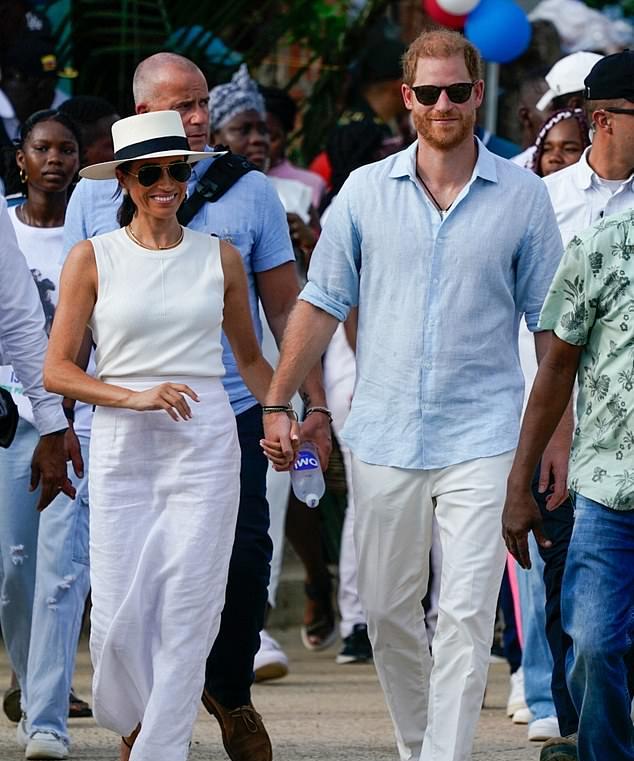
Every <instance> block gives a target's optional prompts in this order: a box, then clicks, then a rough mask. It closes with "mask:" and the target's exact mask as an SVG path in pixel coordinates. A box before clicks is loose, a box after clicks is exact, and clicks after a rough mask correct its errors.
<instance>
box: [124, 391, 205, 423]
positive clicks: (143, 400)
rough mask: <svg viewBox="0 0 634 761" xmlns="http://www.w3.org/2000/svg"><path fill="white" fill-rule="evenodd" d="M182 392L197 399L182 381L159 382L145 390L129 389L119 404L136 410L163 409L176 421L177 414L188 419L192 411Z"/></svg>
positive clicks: (193, 392)
mask: <svg viewBox="0 0 634 761" xmlns="http://www.w3.org/2000/svg"><path fill="white" fill-rule="evenodd" d="M183 394H186V395H187V396H189V397H190V399H193V400H194V401H195V402H197V401H199V399H198V394H197V393H196V392H195V391H193V390H192V389H191V388H190V387H189V386H186V385H185V384H184V383H161V385H160V386H154V387H153V388H148V389H147V391H131V392H130V394H129V396H128V397H127V398H126V399H125V400H124V402H123V404H122V405H121V406H122V407H125V408H127V409H129V410H136V411H137V412H144V411H146V410H165V412H167V414H168V415H169V416H170V417H171V418H172V420H175V421H176V422H178V418H179V415H180V417H181V418H182V419H183V420H189V419H190V418H191V416H192V411H191V408H190V406H189V404H188V403H187V400H186V399H185V397H184V396H183Z"/></svg>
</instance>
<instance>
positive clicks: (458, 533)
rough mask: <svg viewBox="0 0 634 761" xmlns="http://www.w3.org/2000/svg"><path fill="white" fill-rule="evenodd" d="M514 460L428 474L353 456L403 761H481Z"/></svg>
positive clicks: (359, 519)
mask: <svg viewBox="0 0 634 761" xmlns="http://www.w3.org/2000/svg"><path fill="white" fill-rule="evenodd" d="M513 454H514V452H506V453H505V454H502V455H498V456H496V457H489V458H484V459H477V460H471V461H469V462H464V463H460V464H458V465H452V466H450V467H447V468H442V469H438V470H426V471H424V470H405V469H400V468H389V467H383V466H379V465H369V464H367V463H364V462H361V461H360V460H359V459H358V458H356V457H353V469H352V478H353V481H354V488H355V496H356V508H357V509H356V517H355V532H354V533H355V545H356V549H357V558H358V564H359V577H358V583H359V594H360V597H361V602H362V604H363V608H364V610H365V611H366V613H367V617H368V631H369V635H370V640H371V642H372V646H373V649H374V662H375V665H376V668H377V672H378V675H379V680H380V682H381V686H382V688H383V691H384V693H385V698H386V702H387V706H388V709H389V712H390V715H391V717H392V721H393V723H394V729H395V733H396V741H397V745H398V751H399V755H400V758H401V761H418V760H419V759H420V761H469V759H470V758H471V748H472V744H473V738H474V735H475V729H476V724H477V720H478V716H479V714H480V708H481V706H482V698H483V695H484V688H485V685H486V677H487V670H488V664H489V654H490V648H491V642H492V640H493V626H494V619H495V609H496V603H497V597H498V591H499V589H500V582H501V579H502V572H503V569H504V561H505V557H506V553H505V550H504V544H503V542H502V534H501V513H502V506H503V504H504V495H505V493H506V479H507V476H508V473H509V470H510V467H511V463H512V460H513ZM434 513H435V515H436V519H437V522H438V529H439V533H440V543H441V547H442V573H441V581H440V600H439V613H438V624H437V628H436V635H435V637H434V641H433V646H432V648H433V661H432V659H430V655H429V649H428V645H427V637H426V633H425V617H424V613H423V607H422V605H421V600H422V599H423V596H424V595H425V591H426V589H427V580H428V575H429V550H430V546H431V542H432V516H433V514H434ZM428 704H429V707H428Z"/></svg>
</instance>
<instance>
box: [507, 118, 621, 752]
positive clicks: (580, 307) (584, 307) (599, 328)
mask: <svg viewBox="0 0 634 761" xmlns="http://www.w3.org/2000/svg"><path fill="white" fill-rule="evenodd" d="M630 114H631V116H630V118H632V116H634V109H632V110H631V111H630ZM539 328H540V329H541V330H551V331H553V338H552V341H551V345H550V348H549V350H548V353H547V354H546V357H545V358H544V359H543V360H542V363H541V364H540V366H539V370H538V373H537V377H536V379H535V383H534V385H533V389H532V392H531V397H530V399H529V402H528V407H527V410H526V414H525V417H524V423H523V425H522V433H521V436H520V442H519V446H518V449H517V452H516V455H515V461H514V463H513V468H512V470H511V474H510V476H509V481H508V493H507V500H506V505H505V511H504V513H505V515H504V519H503V524H504V525H503V530H504V538H505V541H506V543H507V546H508V548H509V550H510V552H512V553H513V555H514V556H515V557H516V558H517V560H518V561H519V563H520V564H521V565H522V566H523V567H525V568H526V567H530V558H529V554H528V545H527V537H526V530H525V529H524V528H523V527H522V528H520V527H519V525H518V524H517V522H516V521H515V516H518V515H521V514H524V515H526V514H530V515H534V516H536V517H535V519H534V520H532V521H531V527H532V530H533V532H534V533H535V537H536V539H537V541H538V542H539V543H540V544H541V545H542V546H544V547H547V546H548V545H549V542H548V540H546V539H545V537H544V535H543V533H542V527H541V520H540V519H539V512H538V511H537V507H536V505H535V504H534V502H533V498H532V496H531V493H530V482H531V477H532V474H533V472H534V470H535V467H536V465H537V462H538V459H539V456H540V454H541V452H542V451H543V449H544V447H545V446H546V444H547V443H548V440H549V439H550V436H551V434H552V432H553V430H554V428H555V427H556V425H557V422H558V421H559V419H560V417H561V415H562V413H563V411H564V409H565V407H566V405H567V403H568V400H569V399H570V395H571V393H572V389H573V385H574V380H575V375H578V380H579V396H578V399H577V419H578V424H577V428H576V430H575V435H574V440H573V445H572V450H571V455H570V472H569V486H570V489H571V491H572V492H573V495H574V501H575V526H574V531H573V534H572V539H571V543H570V548H569V550H568V558H567V561H566V570H565V573H564V579H563V585H562V595H561V600H562V620H563V626H564V629H565V630H566V632H567V633H568V634H569V635H570V636H571V637H572V640H573V652H572V653H569V659H568V663H567V666H568V668H567V681H568V687H569V689H570V694H571V697H572V699H573V702H574V704H575V707H576V708H577V710H578V712H579V733H578V745H577V747H578V753H579V759H582V761H602V760H605V759H619V761H634V727H633V725H632V721H631V719H630V693H629V692H628V669H627V665H628V660H631V658H632V638H633V636H634V623H633V622H634V211H627V212H625V213H622V214H615V215H614V216H610V217H606V218H604V219H602V220H601V221H600V222H599V223H598V224H597V225H595V226H594V227H592V228H590V229H589V230H587V231H585V232H584V233H582V234H581V235H579V236H575V237H574V238H573V239H572V240H571V241H570V243H569V245H568V248H567V249H566V253H565V255H564V257H563V259H562V261H561V263H560V265H559V269H558V271H557V274H556V275H555V279H554V280H553V283H552V285H551V288H550V292H549V294H548V296H547V298H546V301H545V302H544V305H543V308H542V312H541V316H540V320H539ZM531 502H532V504H531ZM535 511H537V512H535ZM571 656H572V657H571Z"/></svg>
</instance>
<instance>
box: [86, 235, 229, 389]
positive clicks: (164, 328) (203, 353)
mask: <svg viewBox="0 0 634 761" xmlns="http://www.w3.org/2000/svg"><path fill="white" fill-rule="evenodd" d="M90 242H91V243H92V246H93V249H94V251H95V260H96V263H97V275H98V283H97V302H96V304H95V307H94V309H93V313H92V315H91V317H90V320H89V323H88V324H89V326H90V328H91V330H92V334H93V340H94V341H95V344H96V346H97V348H96V353H95V358H96V363H97V377H98V378H100V379H101V380H103V381H106V382H108V381H110V382H115V383H116V382H117V379H118V378H129V377H134V378H165V379H169V378H174V377H178V376H193V377H213V376H222V375H224V373H225V369H224V366H223V364H222V346H221V343H220V334H221V329H222V310H223V302H224V275H223V271H222V264H221V261H220V244H219V241H218V238H214V237H212V236H211V235H206V234H203V233H200V232H195V231H194V230H189V229H187V228H185V235H184V238H183V241H182V242H181V243H180V244H179V245H178V246H176V247H175V248H170V249H167V250H161V251H150V250H148V249H146V248H143V247H142V246H139V245H138V244H136V243H134V242H133V241H132V240H131V239H130V238H129V237H128V235H127V234H126V232H125V230H124V229H123V228H120V229H118V230H115V231H114V232H111V233H106V234H104V235H97V236H95V237H94V238H90Z"/></svg>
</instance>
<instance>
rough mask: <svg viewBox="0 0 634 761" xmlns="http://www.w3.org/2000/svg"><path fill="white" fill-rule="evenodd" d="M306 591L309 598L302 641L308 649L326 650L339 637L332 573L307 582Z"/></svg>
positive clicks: (302, 628)
mask: <svg viewBox="0 0 634 761" xmlns="http://www.w3.org/2000/svg"><path fill="white" fill-rule="evenodd" d="M304 592H305V593H306V597H307V598H308V599H307V600H306V610H305V612H304V624H303V626H302V627H301V630H300V633H301V637H302V643H303V645H304V647H305V648H306V649H307V650H325V648H327V647H330V646H331V645H332V644H334V642H335V641H336V639H337V629H336V627H335V611H334V609H333V605H332V581H331V579H330V575H327V576H324V577H323V578H321V579H320V580H319V581H317V582H314V583H312V584H309V583H305V584H304Z"/></svg>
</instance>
